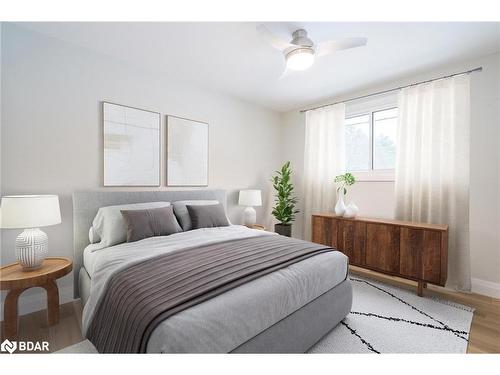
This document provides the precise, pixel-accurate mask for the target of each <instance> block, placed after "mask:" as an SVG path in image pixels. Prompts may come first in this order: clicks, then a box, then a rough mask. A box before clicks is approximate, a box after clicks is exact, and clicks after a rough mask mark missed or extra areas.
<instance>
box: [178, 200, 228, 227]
mask: <svg viewBox="0 0 500 375" xmlns="http://www.w3.org/2000/svg"><path fill="white" fill-rule="evenodd" d="M186 207H187V210H188V212H189V217H190V218H191V225H192V227H193V229H200V228H213V227H227V226H229V222H228V221H227V217H226V212H225V211H224V206H222V204H220V203H219V204H211V205H208V206H201V205H195V206H190V205H187V206H186Z"/></svg>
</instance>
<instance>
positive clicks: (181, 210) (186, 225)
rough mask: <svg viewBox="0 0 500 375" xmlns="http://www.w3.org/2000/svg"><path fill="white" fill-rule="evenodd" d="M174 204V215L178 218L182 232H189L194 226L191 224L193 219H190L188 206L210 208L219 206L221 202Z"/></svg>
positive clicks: (184, 202) (179, 202)
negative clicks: (214, 205) (213, 205)
mask: <svg viewBox="0 0 500 375" xmlns="http://www.w3.org/2000/svg"><path fill="white" fill-rule="evenodd" d="M172 204H173V206H174V214H175V216H176V217H177V221H178V222H179V224H180V225H181V227H182V230H183V231H187V230H191V229H193V226H192V224H191V218H190V217H189V212H188V209H187V207H186V206H209V205H211V204H219V201H211V200H208V201H203V200H194V201H177V202H173V203H172Z"/></svg>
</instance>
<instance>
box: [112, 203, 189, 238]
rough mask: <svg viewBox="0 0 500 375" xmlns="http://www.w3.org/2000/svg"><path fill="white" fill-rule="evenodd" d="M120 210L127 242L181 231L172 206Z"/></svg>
mask: <svg viewBox="0 0 500 375" xmlns="http://www.w3.org/2000/svg"><path fill="white" fill-rule="evenodd" d="M121 212H122V216H123V219H124V220H125V224H126V225H127V242H135V241H139V240H142V239H144V238H148V237H154V236H168V235H169V234H174V233H177V232H182V228H181V227H180V225H179V223H178V222H177V219H176V218H175V215H174V209H173V207H172V206H168V207H161V208H151V209H148V210H122V211H121Z"/></svg>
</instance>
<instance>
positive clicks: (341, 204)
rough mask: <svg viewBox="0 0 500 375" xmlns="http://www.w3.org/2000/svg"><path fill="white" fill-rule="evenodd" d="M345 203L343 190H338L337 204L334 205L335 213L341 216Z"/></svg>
mask: <svg viewBox="0 0 500 375" xmlns="http://www.w3.org/2000/svg"><path fill="white" fill-rule="evenodd" d="M345 208H346V207H345V203H344V191H343V190H340V191H339V192H338V199H337V204H336V205H335V215H337V216H342V215H344V212H345Z"/></svg>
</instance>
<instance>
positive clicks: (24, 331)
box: [0, 301, 83, 353]
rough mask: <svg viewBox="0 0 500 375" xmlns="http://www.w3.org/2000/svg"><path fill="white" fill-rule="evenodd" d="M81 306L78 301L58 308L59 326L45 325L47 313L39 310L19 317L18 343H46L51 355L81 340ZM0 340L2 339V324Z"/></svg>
mask: <svg viewBox="0 0 500 375" xmlns="http://www.w3.org/2000/svg"><path fill="white" fill-rule="evenodd" d="M81 321H82V306H81V304H80V301H75V302H69V303H66V304H64V305H61V306H60V310H59V324H56V325H53V326H51V327H49V326H48V325H47V311H46V310H41V311H37V312H34V313H31V314H27V315H23V316H20V317H19V333H18V340H19V341H48V342H49V351H50V352H51V353H53V352H55V351H57V350H60V349H62V348H65V347H67V346H70V345H73V344H76V343H78V342H80V341H82V340H83V337H82V332H81ZM0 336H1V339H2V341H3V339H4V331H3V322H2V324H1V333H0Z"/></svg>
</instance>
